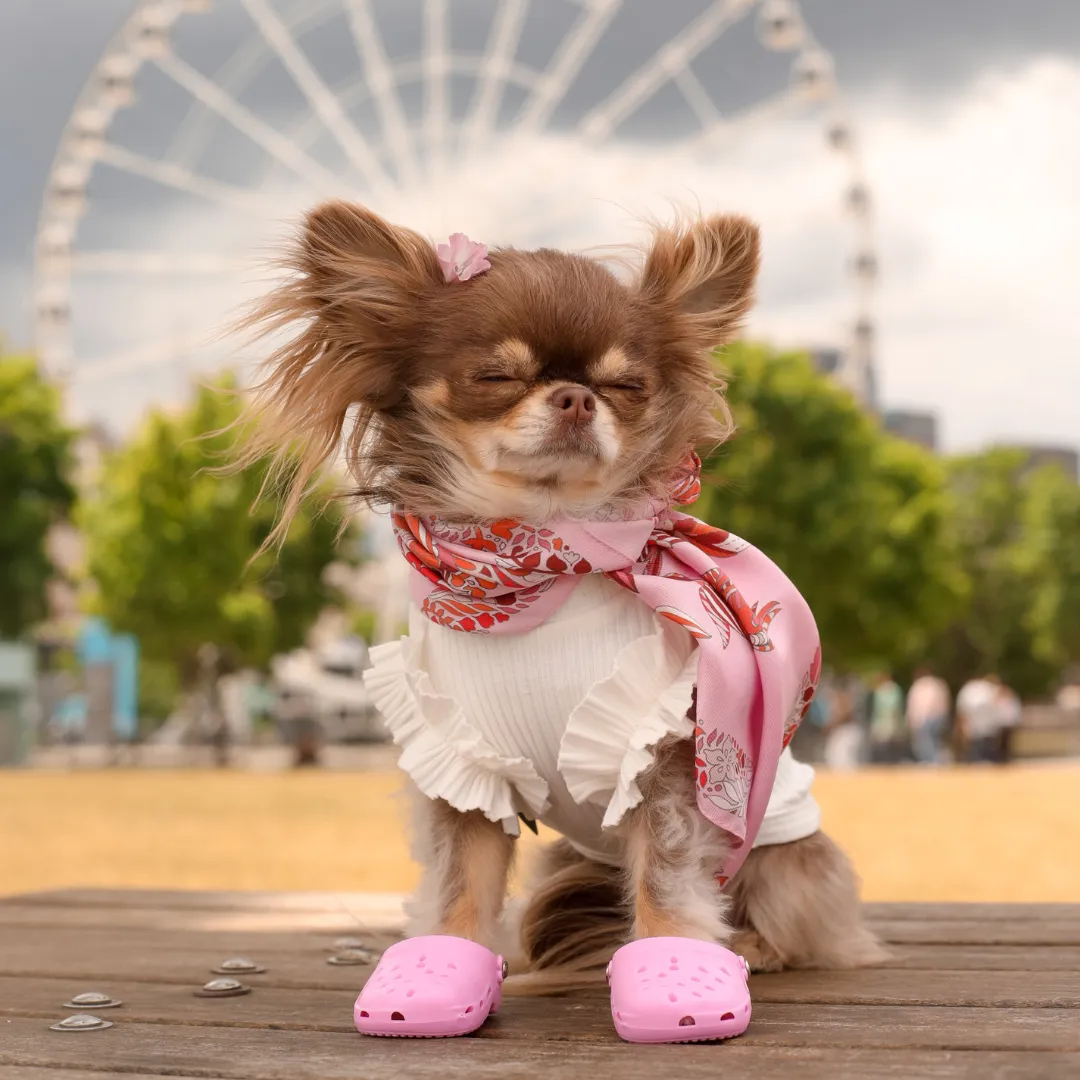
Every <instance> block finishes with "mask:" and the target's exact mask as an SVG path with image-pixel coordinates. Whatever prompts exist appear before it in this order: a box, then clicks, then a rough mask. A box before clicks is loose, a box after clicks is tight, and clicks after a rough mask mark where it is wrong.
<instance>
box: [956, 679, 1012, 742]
mask: <svg viewBox="0 0 1080 1080" xmlns="http://www.w3.org/2000/svg"><path fill="white" fill-rule="evenodd" d="M1000 688H1001V680H1000V679H998V678H997V677H996V676H994V675H980V676H977V677H976V678H974V679H970V680H969V681H968V682H966V683H964V685H963V686H962V687H961V688H960V693H959V694H957V695H956V722H957V725H958V726H959V728H960V732H961V735H962V738H963V743H964V748H965V757H966V758H967V760H968V761H971V762H987V761H990V762H993V761H997V760H998V758H999V755H1000V751H1001V726H1002V724H1001V719H1002V715H1003V713H1002V709H1001V707H1000V704H999V696H998V691H999V690H1000Z"/></svg>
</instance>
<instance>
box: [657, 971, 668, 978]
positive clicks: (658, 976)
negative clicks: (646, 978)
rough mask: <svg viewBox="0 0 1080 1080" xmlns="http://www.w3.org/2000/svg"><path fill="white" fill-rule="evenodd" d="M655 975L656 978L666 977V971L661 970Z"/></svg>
mask: <svg viewBox="0 0 1080 1080" xmlns="http://www.w3.org/2000/svg"><path fill="white" fill-rule="evenodd" d="M656 977H657V978H658V979H666V978H667V972H666V971H661V972H660V974H659V975H657V976H656Z"/></svg>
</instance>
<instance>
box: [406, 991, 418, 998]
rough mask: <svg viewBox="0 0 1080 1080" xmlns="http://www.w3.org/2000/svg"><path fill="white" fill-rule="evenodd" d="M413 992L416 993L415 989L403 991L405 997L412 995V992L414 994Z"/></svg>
mask: <svg viewBox="0 0 1080 1080" xmlns="http://www.w3.org/2000/svg"><path fill="white" fill-rule="evenodd" d="M415 993H416V991H415V990H406V991H405V996H406V997H412V996H413V994H415Z"/></svg>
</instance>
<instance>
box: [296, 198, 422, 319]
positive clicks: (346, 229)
mask: <svg viewBox="0 0 1080 1080" xmlns="http://www.w3.org/2000/svg"><path fill="white" fill-rule="evenodd" d="M298 254H299V258H298V262H299V267H298V268H299V269H300V270H301V271H302V272H303V273H304V274H306V275H307V276H308V278H309V280H310V284H311V287H312V291H313V293H314V294H315V295H316V296H317V297H318V298H319V299H321V300H322V301H323V302H324V303H326V304H327V305H328V306H329V307H330V308H331V309H334V308H338V307H340V308H342V309H345V308H348V307H354V308H356V309H358V310H357V314H359V315H360V316H361V317H363V318H365V319H370V320H372V321H374V322H376V323H379V322H383V321H393V319H394V316H395V314H396V311H395V308H396V306H397V305H402V304H408V302H409V300H410V299H415V297H416V295H417V294H418V293H420V292H424V291H426V290H427V289H429V288H432V287H434V286H436V285H438V283H439V282H440V281H441V280H442V277H441V274H440V270H439V262H438V258H437V257H436V254H435V249H434V248H433V247H432V246H431V244H430V243H429V242H428V241H427V240H425V239H424V238H423V237H422V236H420V235H419V234H418V233H415V232H413V231H412V230H411V229H406V228H403V227H401V226H399V225H391V224H390V222H388V221H384V220H383V219H382V218H381V217H379V216H378V214H374V213H372V212H371V211H370V210H368V209H367V208H366V207H364V206H358V205H356V204H355V203H347V202H341V201H334V202H326V203H323V204H322V205H321V206H317V207H316V208H315V209H314V210H312V211H311V212H310V213H309V214H308V215H307V220H306V221H305V224H304V232H303V236H302V239H301V243H300V250H299V253H298Z"/></svg>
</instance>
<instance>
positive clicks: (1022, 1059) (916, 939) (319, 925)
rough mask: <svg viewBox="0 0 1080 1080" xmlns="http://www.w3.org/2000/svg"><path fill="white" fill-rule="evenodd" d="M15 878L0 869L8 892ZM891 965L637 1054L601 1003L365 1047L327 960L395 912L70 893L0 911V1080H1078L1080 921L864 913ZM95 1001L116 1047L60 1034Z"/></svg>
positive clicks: (791, 991)
mask: <svg viewBox="0 0 1080 1080" xmlns="http://www.w3.org/2000/svg"><path fill="white" fill-rule="evenodd" d="M2 873H3V870H2V868H0V875H2ZM870 911H871V913H872V921H873V923H874V925H875V926H876V928H877V929H878V931H879V932H880V933H881V934H882V936H883V937H884V938H885V940H886V941H888V942H889V943H891V946H892V949H893V952H894V954H895V957H894V960H893V961H892V962H891V963H890V964H889V965H888V966H887V967H884V968H880V969H875V970H871V971H862V972H854V973H839V972H829V973H820V972H803V973H786V974H782V975H763V976H755V977H754V978H753V980H752V984H751V985H752V993H753V999H754V1019H753V1022H752V1024H751V1026H750V1030H749V1032H748V1033H747V1034H746V1035H744V1036H743V1037H741V1038H739V1039H737V1040H734V1041H733V1042H730V1043H725V1044H706V1045H695V1046H656V1047H641V1046H629V1045H627V1044H625V1043H622V1042H620V1041H619V1039H618V1038H617V1037H616V1035H615V1033H614V1031H613V1029H612V1026H611V1017H610V1013H609V1011H608V1005H607V1000H606V997H605V995H603V994H602V993H596V994H587V995H582V996H578V997H572V998H563V999H545V1000H530V999H515V998H513V997H509V998H507V999H506V1000H505V1001H504V1004H503V1009H502V1011H501V1012H500V1014H499V1015H498V1016H497V1017H495V1018H493V1019H492V1020H490V1021H489V1022H488V1023H487V1024H486V1025H485V1026H484V1027H483V1028H482V1029H481V1031H480V1032H478V1033H477V1034H476V1035H474V1036H471V1037H468V1038H464V1039H456V1040H449V1041H443V1040H397V1039H393V1040H391V1039H370V1038H364V1037H363V1036H360V1035H358V1034H356V1032H355V1031H353V1028H352V1023H351V1016H352V1002H353V999H354V998H355V996H356V992H357V990H358V989H359V987H360V985H361V984H362V982H363V979H364V977H365V976H366V974H367V973H368V972H369V971H370V968H367V967H335V966H331V965H330V964H328V963H327V962H326V961H327V957H328V956H330V955H331V953H332V946H333V941H334V939H335V938H337V937H340V936H342V935H349V936H356V937H360V938H362V939H363V940H364V941H365V942H367V943H369V944H370V945H372V946H373V947H376V948H377V947H379V946H380V945H384V944H385V943H386V942H388V941H389V940H391V938H392V936H393V927H394V925H395V924H396V922H397V918H398V906H397V904H396V903H395V902H394V901H393V900H392V898H391V899H389V900H382V899H380V898H378V897H364V896H348V895H343V896H340V897H338V896H333V897H331V896H327V895H320V894H237V893H171V892H150V891H126V892H107V891H98V890H75V891H67V892H55V893H41V894H33V895H29V896H19V897H11V898H7V899H4V900H0V1078H2V1080H45V1078H46V1077H48V1078H53V1077H55V1078H58V1080H105V1078H108V1077H118V1076H121V1075H123V1076H125V1077H127V1078H129V1080H131V1078H134V1080H139V1078H146V1077H151V1076H172V1077H181V1078H183V1077H233V1078H237V1080H240V1078H245V1080H246V1078H252V1080H278V1078H280V1080H317V1078H326V1080H330V1078H337V1077H341V1078H346V1077H347V1078H349V1080H384V1078H385V1080H411V1078H416V1080H420V1078H423V1080H443V1078H452V1077H459V1076H460V1077H469V1078H470V1080H487V1078H491V1080H496V1078H497V1080H516V1078H519V1077H520V1078H528V1080H570V1078H576V1077H590V1078H593V1080H606V1078H608V1077H613V1078H614V1077H617V1078H619V1080H639V1078H644V1077H650V1078H653V1077H669V1076H670V1077H679V1078H680V1080H684V1078H688V1077H691V1078H692V1077H709V1078H716V1077H731V1078H737V1080H758V1078H762V1077H789V1076H790V1077H797V1078H798V1080H817V1078H819V1077H821V1078H826V1077H827V1078H828V1080H837V1078H844V1077H853V1078H859V1080H863V1078H876V1077H886V1076H887V1077H903V1078H911V1077H933V1078H937V1080H951V1078H954V1077H979V1078H980V1080H990V1078H999V1077H1002V1078H1005V1077H1007V1078H1017V1080H1033V1078H1041V1077H1062V1078H1066V1077H1069V1078H1076V1077H1080V905H1049V904H1048V905H1016V906H1006V905H1001V906H998V905H940V904H924V905H912V904H903V905H893V904H884V905H882V904H879V905H873V906H871V908H870ZM232 956H246V957H250V958H251V959H253V960H255V961H257V962H259V963H260V964H263V965H265V967H266V968H267V970H266V972H265V973H264V974H261V975H251V976H242V978H243V979H244V981H245V982H246V983H248V984H249V985H250V986H252V987H253V990H252V992H251V993H250V994H247V995H246V996H243V997H232V998H223V999H216V1000H215V999H207V998H200V997H196V996H195V995H194V993H193V992H194V990H196V989H197V988H198V987H199V986H201V985H202V984H203V983H204V982H206V981H207V980H209V979H211V978H213V977H214V976H213V975H211V973H210V969H211V968H213V967H215V966H217V965H218V964H219V963H220V962H221V961H222V960H224V959H226V958H227V957H232ZM88 990H102V991H107V992H108V993H109V994H111V995H112V996H113V997H115V998H119V999H121V1000H122V1001H123V1005H122V1006H120V1007H119V1008H114V1009H109V1010H102V1011H101V1012H99V1014H98V1015H100V1016H102V1017H103V1018H106V1019H108V1020H111V1021H113V1023H114V1025H115V1026H113V1027H111V1028H109V1029H107V1030H100V1031H88V1032H56V1031H52V1030H50V1027H49V1025H50V1024H53V1023H55V1022H56V1021H58V1020H60V1019H62V1018H63V1017H64V1016H65V1015H68V1014H70V1013H72V1012H73V1011H74V1010H72V1009H65V1008H63V1007H62V1005H63V1003H64V1002H66V1001H68V1000H69V999H70V998H71V997H72V996H73V995H75V994H78V993H80V992H84V991H88Z"/></svg>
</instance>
